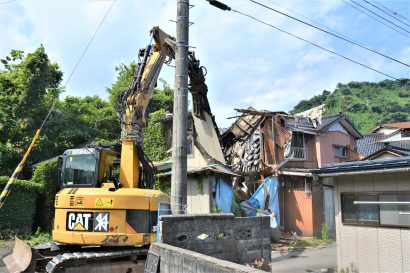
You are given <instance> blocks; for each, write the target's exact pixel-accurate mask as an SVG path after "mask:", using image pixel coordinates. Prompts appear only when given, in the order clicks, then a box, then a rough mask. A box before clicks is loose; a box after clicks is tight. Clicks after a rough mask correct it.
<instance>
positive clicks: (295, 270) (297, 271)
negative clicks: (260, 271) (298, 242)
mask: <svg viewBox="0 0 410 273" xmlns="http://www.w3.org/2000/svg"><path fill="white" fill-rule="evenodd" d="M271 257H272V272H273V273H306V272H309V273H310V272H312V273H314V272H315V273H316V272H318V273H320V272H323V271H321V270H322V269H327V270H328V271H327V272H328V273H333V272H336V271H337V258H336V244H332V245H330V246H328V247H325V248H320V249H306V250H294V251H290V252H288V253H278V252H272V256H271Z"/></svg>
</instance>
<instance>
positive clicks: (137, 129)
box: [120, 27, 175, 141]
mask: <svg viewBox="0 0 410 273" xmlns="http://www.w3.org/2000/svg"><path fill="white" fill-rule="evenodd" d="M150 33H151V35H152V38H153V39H154V41H155V44H154V45H151V44H149V45H148V46H147V47H146V48H145V49H142V50H140V56H141V55H142V57H143V58H142V61H141V62H140V63H139V68H138V70H137V71H136V74H135V75H134V79H133V82H132V84H131V85H130V88H129V89H128V90H127V91H125V92H123V94H122V96H121V98H120V109H121V110H122V111H121V137H122V139H136V140H137V141H138V140H140V139H141V135H140V134H141V129H142V128H144V127H146V126H147V124H148V116H149V110H150V109H149V105H150V101H151V97H152V93H153V90H154V88H155V86H156V83H157V80H158V76H159V73H160V71H161V68H162V65H163V64H164V63H166V62H167V61H170V60H171V59H174V57H175V53H174V43H175V39H174V38H173V37H171V36H170V35H168V34H166V33H165V32H164V31H162V30H161V29H160V28H159V27H154V28H153V29H152V30H151V31H150Z"/></svg>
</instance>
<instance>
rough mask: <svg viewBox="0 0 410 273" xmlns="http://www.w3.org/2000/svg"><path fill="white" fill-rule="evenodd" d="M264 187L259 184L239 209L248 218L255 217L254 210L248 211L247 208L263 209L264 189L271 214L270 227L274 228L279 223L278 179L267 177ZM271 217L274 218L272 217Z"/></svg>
mask: <svg viewBox="0 0 410 273" xmlns="http://www.w3.org/2000/svg"><path fill="white" fill-rule="evenodd" d="M264 183H265V186H264V185H263V184H261V185H260V186H259V187H258V188H257V189H256V191H255V193H254V194H253V195H252V196H251V198H250V199H249V200H248V202H242V203H241V208H242V209H243V210H244V211H245V213H246V214H247V215H248V216H257V212H256V211H255V210H252V209H250V208H249V207H250V206H252V207H253V208H255V209H258V210H264V209H265V199H266V195H265V188H266V189H267V191H268V192H269V206H268V209H269V210H270V212H271V213H272V216H271V227H272V228H276V227H277V226H278V223H280V211H279V196H278V187H279V182H278V177H277V176H269V177H267V178H265V182H264ZM273 215H274V216H275V217H273Z"/></svg>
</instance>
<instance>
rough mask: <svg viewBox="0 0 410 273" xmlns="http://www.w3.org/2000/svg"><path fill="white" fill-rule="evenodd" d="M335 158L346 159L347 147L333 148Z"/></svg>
mask: <svg viewBox="0 0 410 273" xmlns="http://www.w3.org/2000/svg"><path fill="white" fill-rule="evenodd" d="M333 150H334V153H335V157H339V158H346V147H343V146H333Z"/></svg>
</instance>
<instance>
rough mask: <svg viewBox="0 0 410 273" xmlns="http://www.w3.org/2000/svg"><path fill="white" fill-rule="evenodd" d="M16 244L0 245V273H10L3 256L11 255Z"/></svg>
mask: <svg viewBox="0 0 410 273" xmlns="http://www.w3.org/2000/svg"><path fill="white" fill-rule="evenodd" d="M13 246H14V242H6V243H5V244H4V245H3V244H2V245H0V273H8V272H9V271H8V270H7V268H6V265H5V264H4V263H3V259H2V258H3V256H5V255H7V254H9V253H10V252H11V251H12V250H13Z"/></svg>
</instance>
